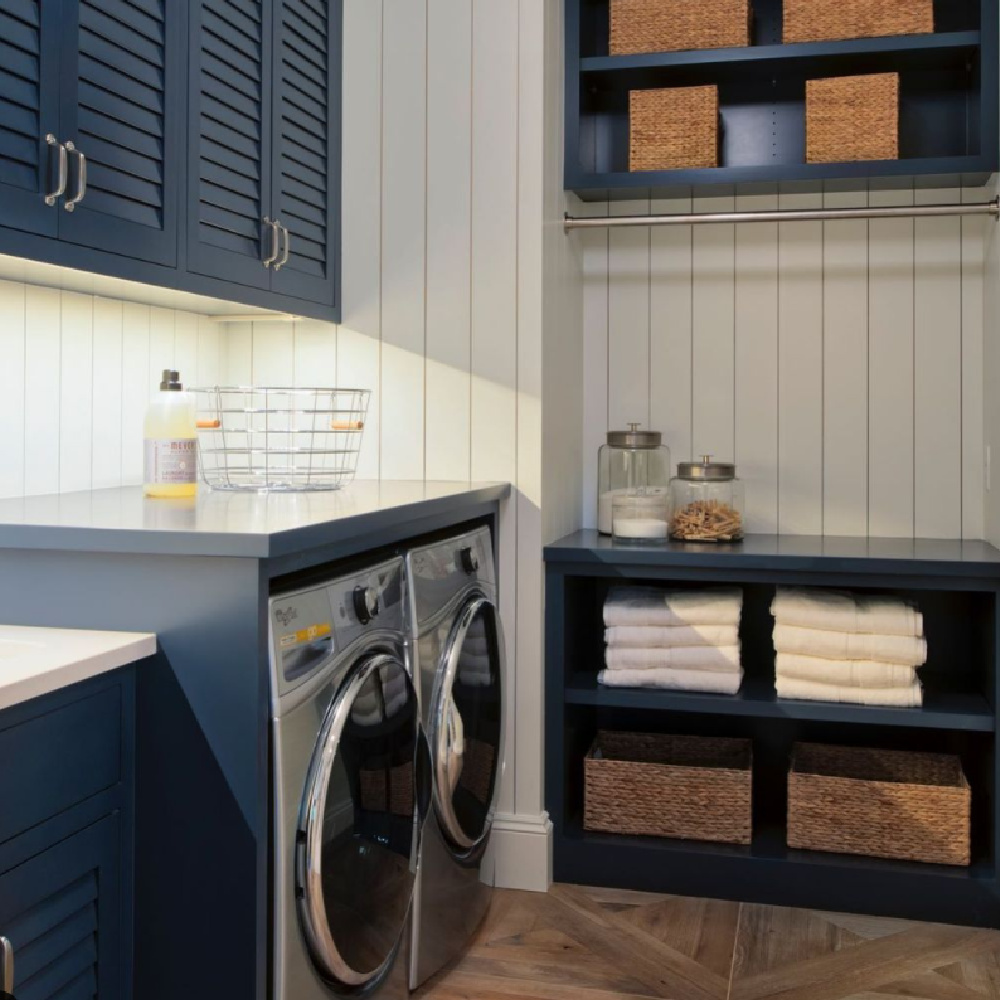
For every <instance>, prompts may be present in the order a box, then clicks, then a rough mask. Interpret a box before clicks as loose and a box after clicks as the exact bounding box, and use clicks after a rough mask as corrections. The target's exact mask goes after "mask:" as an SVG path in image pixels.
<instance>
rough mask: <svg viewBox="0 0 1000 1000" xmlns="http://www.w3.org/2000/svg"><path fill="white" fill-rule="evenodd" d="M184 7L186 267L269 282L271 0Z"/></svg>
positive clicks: (201, 0)
mask: <svg viewBox="0 0 1000 1000" xmlns="http://www.w3.org/2000/svg"><path fill="white" fill-rule="evenodd" d="M190 12H191V26H190V35H189V37H190V45H189V49H190V53H189V58H190V80H189V95H190V97H189V108H188V127H189V135H188V192H187V233H188V268H189V269H190V270H192V271H195V272H197V273H199V274H204V275H208V276H209V277H213V278H222V279H225V280H227V281H235V282H238V283H240V284H244V285H251V286H254V287H257V288H265V289H266V288H268V287H269V286H270V279H271V272H270V269H269V268H267V267H265V266H264V257H265V254H271V253H272V251H273V249H274V247H273V231H272V229H271V227H270V226H269V225H268V224H267V223H265V222H264V219H265V217H268V216H269V215H270V202H271V159H270V148H271V103H270V95H271V53H272V45H271V31H270V23H271V17H272V5H271V0H193V2H192V3H191V4H190Z"/></svg>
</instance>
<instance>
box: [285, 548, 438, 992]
mask: <svg viewBox="0 0 1000 1000" xmlns="http://www.w3.org/2000/svg"><path fill="white" fill-rule="evenodd" d="M406 610H407V608H406V601H405V576H404V571H403V563H402V560H392V561H390V562H385V563H382V564H381V565H378V566H374V567H371V568H370V569H367V570H365V571H363V572H359V573H354V574H352V575H350V576H346V577H343V578H341V579H336V580H331V581H330V582H329V583H326V584H323V585H319V586H314V587H311V588H310V589H307V590H299V591H295V592H292V593H284V594H278V595H276V596H274V597H272V598H271V601H270V639H271V666H272V671H271V685H272V708H273V727H274V732H273V736H274V744H273V745H274V825H275V829H274V946H275V954H274V994H273V995H274V997H275V1000H331V998H339V997H348V996H350V997H355V996H365V997H368V996H371V997H373V998H377V1000H401V998H403V997H405V996H406V995H407V993H408V989H407V964H408V963H407V957H408V950H409V936H410V908H411V903H412V897H413V888H414V880H415V873H416V866H417V837H418V833H419V825H420V823H419V816H420V815H421V813H420V809H419V805H418V802H419V800H420V798H421V796H420V795H419V794H418V785H419V784H420V783H421V781H422V782H423V784H424V787H425V790H426V793H425V794H424V796H423V799H424V802H425V803H426V801H427V798H428V796H429V774H428V773H427V764H426V760H427V758H426V750H425V749H424V750H423V755H422V757H421V755H420V753H419V751H420V748H421V746H422V737H421V736H420V732H419V729H420V713H419V707H418V700H417V692H416V690H415V688H414V685H413V683H412V680H411V676H410V673H409V670H408V664H407V661H406V655H405V635H404V622H405V614H406ZM421 763H422V764H423V766H422V767H421V766H420V765H421ZM421 773H422V774H423V778H421V777H420V774H421Z"/></svg>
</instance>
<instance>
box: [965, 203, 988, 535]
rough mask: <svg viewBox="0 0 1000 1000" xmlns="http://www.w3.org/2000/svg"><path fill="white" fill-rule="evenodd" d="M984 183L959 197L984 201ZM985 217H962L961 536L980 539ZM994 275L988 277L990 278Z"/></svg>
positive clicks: (982, 523)
mask: <svg viewBox="0 0 1000 1000" xmlns="http://www.w3.org/2000/svg"><path fill="white" fill-rule="evenodd" d="M989 195H990V191H989V188H974V189H965V190H963V192H962V196H963V201H968V202H971V201H987V200H989ZM991 228H995V223H993V222H992V221H991V220H988V219H978V218H977V219H963V220H962V537H963V538H984V537H985V532H986V524H985V511H984V492H983V491H984V486H985V484H984V474H983V465H984V458H983V449H984V429H985V419H986V414H985V407H984V400H983V372H984V371H985V366H986V359H985V353H984V346H985V341H984V336H985V314H984V307H985V297H986V289H985V277H986V248H987V244H988V237H989V234H990V229H991ZM995 280H996V279H995V278H991V281H994V282H995Z"/></svg>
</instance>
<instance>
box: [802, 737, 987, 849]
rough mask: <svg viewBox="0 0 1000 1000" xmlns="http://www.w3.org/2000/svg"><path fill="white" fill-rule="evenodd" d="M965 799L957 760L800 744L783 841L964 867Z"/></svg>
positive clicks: (967, 828) (967, 834) (968, 797)
mask: <svg viewBox="0 0 1000 1000" xmlns="http://www.w3.org/2000/svg"><path fill="white" fill-rule="evenodd" d="M971 802H972V794H971V792H970V790H969V783H968V781H967V780H966V778H965V774H964V773H963V772H962V763H961V761H960V760H959V759H958V758H957V757H950V756H946V755H943V754H931V753H910V752H908V751H899V750H866V749H858V748H856V747H835V746H823V745H819V744H807V743H799V744H796V746H795V748H794V753H793V757H792V768H791V771H790V773H789V775H788V846H789V847H800V848H806V849H808V850H813V851H835V852H836V853H838V854H863V855H867V856H869V857H875V858H894V859H902V860H905V861H926V862H931V863H935V864H943V865H968V864H969V861H970V845H969V840H970V809H971Z"/></svg>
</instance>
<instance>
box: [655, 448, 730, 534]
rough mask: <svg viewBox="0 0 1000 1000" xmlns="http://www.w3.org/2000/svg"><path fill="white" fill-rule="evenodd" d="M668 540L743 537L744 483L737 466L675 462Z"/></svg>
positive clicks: (704, 460)
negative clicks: (738, 473) (738, 476)
mask: <svg viewBox="0 0 1000 1000" xmlns="http://www.w3.org/2000/svg"><path fill="white" fill-rule="evenodd" d="M670 508H671V520H670V537H671V538H673V539H676V540H677V541H680V542H738V541H739V540H740V539H741V538H742V537H743V510H744V504H743V484H742V483H741V482H740V481H739V479H737V478H736V466H735V465H733V464H732V463H730V462H713V461H712V456H711V455H705V456H704V457H703V458H702V460H701V461H700V462H678V463H677V475H676V476H675V477H674V478H673V479H672V480H671V483H670Z"/></svg>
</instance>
